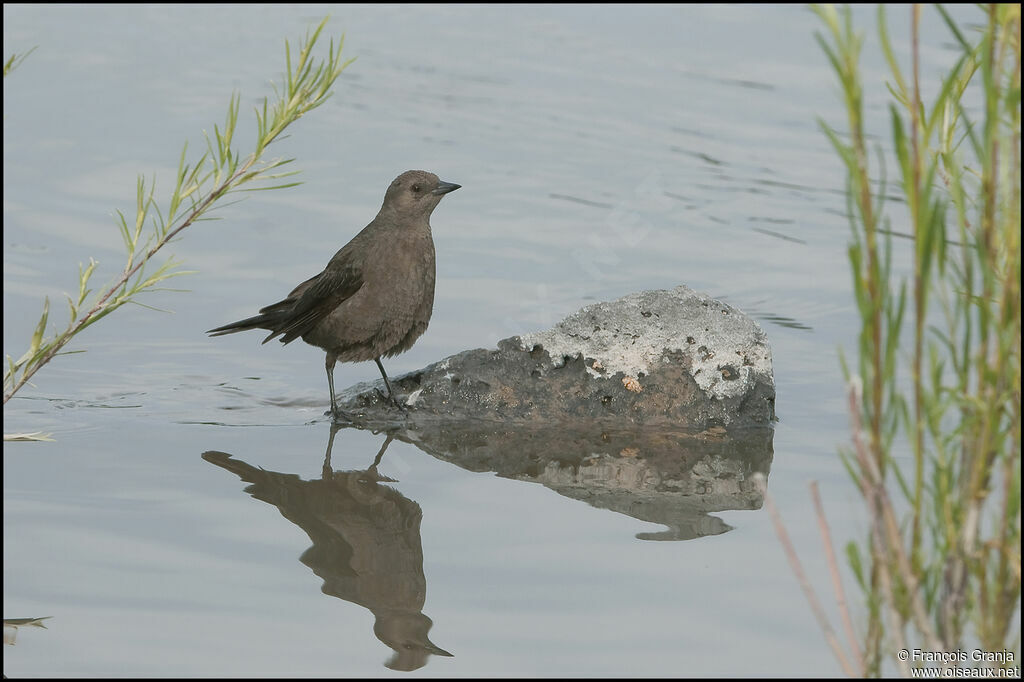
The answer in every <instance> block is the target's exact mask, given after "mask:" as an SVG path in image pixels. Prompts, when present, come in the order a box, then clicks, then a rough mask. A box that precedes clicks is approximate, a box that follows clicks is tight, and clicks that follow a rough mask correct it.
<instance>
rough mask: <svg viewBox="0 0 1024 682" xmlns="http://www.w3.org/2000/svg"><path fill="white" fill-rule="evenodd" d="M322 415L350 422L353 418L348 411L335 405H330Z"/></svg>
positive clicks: (338, 420) (337, 420)
mask: <svg viewBox="0 0 1024 682" xmlns="http://www.w3.org/2000/svg"><path fill="white" fill-rule="evenodd" d="M324 416H325V417H326V416H330V417H331V419H333V420H334V421H336V422H349V423H352V422H354V421H355V420H354V419H353V418H352V415H350V414H349V413H348V412H345V411H344V410H340V409H338V407H337V406H336V405H331V409H329V410H327V411H326V412H324Z"/></svg>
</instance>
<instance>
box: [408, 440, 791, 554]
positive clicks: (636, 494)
mask: <svg viewBox="0 0 1024 682" xmlns="http://www.w3.org/2000/svg"><path fill="white" fill-rule="evenodd" d="M392 433H393V434H394V435H395V437H397V438H399V439H401V440H405V441H407V442H409V443H413V444H415V445H416V446H417V447H419V448H420V449H421V450H423V451H424V452H427V453H428V454H430V455H433V456H434V457H437V458H439V459H442V460H445V461H448V462H451V463H453V464H456V465H458V466H460V467H462V468H463V469H468V470H470V471H494V472H496V473H497V474H498V475H499V476H503V477H506V478H513V479H517V480H521V481H530V482H534V483H540V484H542V485H544V486H546V487H548V488H551V489H552V490H554V491H555V492H557V493H559V494H560V495H565V496H566V497H571V498H573V499H577V500H582V501H584V502H586V503H587V504H590V505H592V506H594V507H597V508H600V509H611V510H613V511H617V512H619V513H622V514H626V515H627V516H631V517H633V518H635V519H639V520H641V521H650V522H652V523H658V524H662V525H664V526H667V527H668V529H667V530H664V531H661V532H654V533H637V535H636V537H637V538H639V539H641V540H691V539H693V538H698V537H703V536H706V535H718V534H719V533H724V532H726V531H728V530H732V527H731V526H729V525H728V524H726V523H725V522H724V521H722V520H721V519H720V518H717V517H715V516H711V515H710V514H711V513H712V512H716V511H725V510H730V509H760V508H761V505H762V502H763V498H762V495H761V492H760V490H759V489H758V487H757V486H756V485H755V484H754V481H753V480H752V476H753V474H755V473H761V474H764V475H765V477H766V478H767V476H768V473H769V470H770V468H771V462H772V438H773V435H774V431H773V430H772V429H770V428H763V429H762V428H755V429H746V430H741V431H730V432H728V433H727V432H726V431H724V430H721V429H711V430H707V431H703V432H700V433H689V432H685V431H666V430H663V429H613V428H605V427H601V426H599V425H593V424H579V425H574V426H570V425H564V424H563V425H557V426H552V425H546V426H526V425H522V426H509V425H503V424H497V423H488V422H462V423H460V425H459V427H458V428H452V426H451V424H445V423H442V422H438V423H437V424H436V425H431V424H418V425H417V426H416V428H415V429H405V430H398V431H394V432H392Z"/></svg>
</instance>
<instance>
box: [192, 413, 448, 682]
mask: <svg viewBox="0 0 1024 682" xmlns="http://www.w3.org/2000/svg"><path fill="white" fill-rule="evenodd" d="M337 429H338V427H336V426H335V427H332V428H331V435H330V440H329V441H328V444H327V453H326V455H325V458H324V466H323V475H322V478H320V479H318V480H310V481H304V480H302V479H300V478H299V477H298V476H297V475H295V474H285V473H278V472H274V471H266V470H265V469H261V468H258V467H254V466H252V465H250V464H247V463H245V462H243V461H241V460H238V459H235V458H234V457H232V456H231V455H229V454H227V453H224V452H215V451H209V452H204V453H203V459H205V460H206V461H208V462H210V463H212V464H215V465H217V466H219V467H221V468H223V469H226V470H228V471H231V472H233V473H235V474H236V475H237V476H238V477H239V478H240V479H242V480H243V481H245V482H246V483H249V484H250V485H249V486H248V487H247V488H246V489H245V492H247V493H249V494H250V495H252V496H253V497H255V498H256V499H258V500H262V501H264V502H268V503H270V504H272V505H274V506H276V507H277V508H278V510H279V511H280V512H281V515H282V516H284V517H285V518H286V519H288V520H289V521H291V522H292V523H294V524H295V525H297V526H299V527H300V528H302V530H304V531H305V532H306V534H307V535H309V538H310V540H312V541H313V545H312V546H311V547H310V548H309V549H307V550H306V551H305V552H304V553H303V554H302V556H301V557H300V558H299V560H300V561H301V562H302V563H304V564H305V565H307V566H309V568H311V569H312V570H313V572H314V573H315V574H316V575H317V576H319V577H320V578H321V579H322V580H323V581H324V582H323V587H322V588H321V589H322V590H323V592H324V594H328V595H330V596H332V597H338V598H339V599H344V600H345V601H349V602H352V603H353V604H358V605H360V606H362V607H364V608H366V609H369V610H370V611H371V612H372V613H373V615H374V618H375V622H374V625H373V633H374V634H375V635H376V636H377V638H378V639H379V640H380V641H382V642H384V643H385V644H387V645H388V646H389V647H391V648H392V649H393V650H394V652H395V653H394V655H393V656H392V657H391V658H390V660H388V661H387V662H386V663H385V665H386V666H387V667H388V668H391V669H392V670H401V671H411V670H417V669H418V668H422V667H423V666H424V665H426V663H427V661H428V659H429V658H430V654H434V655H437V656H451V655H452V654H450V653H448V652H447V651H445V650H444V649H442V648H440V647H438V646H436V645H435V644H433V643H432V642H431V641H430V640H429V639H428V638H427V633H428V631H429V630H430V628H431V626H432V625H433V622H432V621H431V620H430V618H428V617H427V616H426V615H424V614H423V612H422V611H423V602H424V600H425V598H426V593H427V583H426V579H425V578H424V575H423V548H422V545H421V542H420V521H421V520H422V518H423V512H422V510H421V509H420V506H419V505H418V504H416V502H414V501H412V500H410V499H409V498H407V497H405V496H403V495H402V494H401V493H400V492H398V491H397V490H395V489H394V488H392V487H390V486H387V485H382V483H393V482H394V480H393V479H389V478H387V477H385V476H382V475H381V474H379V473H378V472H377V465H378V464H380V460H381V457H383V456H384V452H385V451H386V450H387V447H388V445H389V444H390V443H391V440H392V437H391V436H388V437H387V439H386V440H385V441H384V444H383V445H382V446H381V448H380V451H379V452H378V453H377V457H376V458H375V459H374V461H373V464H372V465H370V467H369V468H367V469H364V470H356V471H334V470H333V468H332V467H331V448H332V446H333V444H334V436H335V434H336V433H337Z"/></svg>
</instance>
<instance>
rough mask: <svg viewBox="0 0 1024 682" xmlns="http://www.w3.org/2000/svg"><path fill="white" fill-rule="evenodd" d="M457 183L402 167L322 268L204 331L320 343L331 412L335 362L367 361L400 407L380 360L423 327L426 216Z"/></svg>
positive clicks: (430, 254) (426, 318) (429, 293)
mask: <svg viewBox="0 0 1024 682" xmlns="http://www.w3.org/2000/svg"><path fill="white" fill-rule="evenodd" d="M459 187H461V185H456V184H454V183H451V182H444V181H443V180H440V179H438V177H437V176H436V175H434V174H433V173H428V172H427V171H419V170H412V171H406V172H405V173H402V174H401V175H399V176H398V177H397V178H395V180H394V182H392V183H391V185H390V186H389V187H388V190H387V192H386V193H385V194H384V204H383V205H382V206H381V207H380V211H379V212H378V213H377V217H376V218H374V219H373V220H371V221H370V224H369V225H367V226H366V227H364V228H363V229H362V231H361V232H360V233H359V234H357V235H356V236H355V237H353V238H352V241H350V242H349V243H348V244H346V245H345V246H343V247H342V248H341V250H340V251H338V252H337V253H336V254H334V257H333V258H331V260H330V262H329V263H328V264H327V267H326V268H324V271H323V272H321V273H320V274H319V275H317V276H315V277H311V278H309V279H307V280H306V281H305V282H303V283H302V284H300V285H298V286H297V287H295V288H294V289H293V290H292V292H291V293H290V294H288V298H286V299H284V300H282V301H278V302H277V303H273V304H271V305H268V306H267V307H265V308H262V309H261V310H260V314H259V315H256V316H255V317H250V318H247V319H245V320H239V321H238V322H232V323H231V324H226V325H224V326H223V327H217V328H216V329H211V330H209V331H208V332H207V334H210V335H211V336H221V335H222V334H233V333H235V332H240V331H245V330H247V329H267V330H270V334H269V335H268V336H267V338H265V339H263V343H266V342H267V341H270V340H271V339H273V338H276V337H280V338H281V343H290V342H292V341H294V340H295V339H297V338H301V339H302V340H303V341H305V342H306V343H308V344H310V345H311V346H317V347H318V348H322V349H324V350H325V351H326V352H327V362H326V367H327V385H328V387H329V388H330V391H331V413H332V414H333V415H334V416H336V417H337V416H339V415H340V414H343V413H340V411H339V410H338V404H337V401H336V400H335V396H334V365H335V363H336V362H337V361H338V360H341V361H342V362H362V361H365V360H373V361H375V362H376V363H377V367H378V368H379V369H380V374H381V376H382V377H384V385H385V386H387V389H388V395H387V399H388V400H389V401H390V402H391V403H392V404H393V405H395V406H396V407H399V408H402V406H401V405H400V404H399V402H398V401H397V400H396V399H395V394H394V391H392V390H391V382H390V381H389V380H388V375H387V372H385V371H384V365H383V364H381V361H380V359H381V358H382V357H391V356H393V355H397V354H398V353H401V352H403V351H406V350H408V349H409V348H411V347H412V345H413V343H415V342H416V339H418V338H419V337H420V335H422V334H423V332H424V331H426V329H427V324H428V323H429V322H430V315H431V313H432V312H433V309H434V277H435V275H434V240H433V239H432V238H431V235H430V220H429V219H430V214H431V213H432V212H433V210H434V208H435V207H436V206H437V204H438V203H439V202H440V201H441V198H442V197H444V195H445V194H447V193H448V192H453V191H455V190H457V189H458V188H459ZM381 395H383V394H381ZM403 409H404V408H403Z"/></svg>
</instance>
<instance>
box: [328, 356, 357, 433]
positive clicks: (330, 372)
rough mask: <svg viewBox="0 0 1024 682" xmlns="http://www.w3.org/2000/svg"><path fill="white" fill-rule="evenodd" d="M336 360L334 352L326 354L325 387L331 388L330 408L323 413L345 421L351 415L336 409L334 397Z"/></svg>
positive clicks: (349, 418)
mask: <svg viewBox="0 0 1024 682" xmlns="http://www.w3.org/2000/svg"><path fill="white" fill-rule="evenodd" d="M337 361H338V356H337V355H335V354H334V353H328V354H327V360H326V362H325V363H324V365H325V367H326V368H327V387H328V388H329V389H330V390H331V410H330V412H324V414H329V415H331V417H333V418H334V419H339V418H340V419H344V420H346V421H352V418H351V417H349V416H348V415H347V414H345V413H344V412H342V411H341V410H339V409H338V401H337V400H336V399H335V397H334V363H336V362H337Z"/></svg>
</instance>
